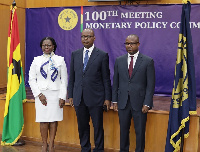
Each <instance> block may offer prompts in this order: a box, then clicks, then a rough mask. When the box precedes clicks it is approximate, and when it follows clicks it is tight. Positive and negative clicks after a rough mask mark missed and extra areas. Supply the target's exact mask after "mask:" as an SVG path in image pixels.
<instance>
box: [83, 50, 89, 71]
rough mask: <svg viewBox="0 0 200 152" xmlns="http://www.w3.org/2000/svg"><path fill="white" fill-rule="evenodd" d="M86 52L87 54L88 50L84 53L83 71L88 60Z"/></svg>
mask: <svg viewBox="0 0 200 152" xmlns="http://www.w3.org/2000/svg"><path fill="white" fill-rule="evenodd" d="M88 52H89V50H86V52H85V58H84V65H83V71H85V68H86V66H87V63H88V59H89V56H88Z"/></svg>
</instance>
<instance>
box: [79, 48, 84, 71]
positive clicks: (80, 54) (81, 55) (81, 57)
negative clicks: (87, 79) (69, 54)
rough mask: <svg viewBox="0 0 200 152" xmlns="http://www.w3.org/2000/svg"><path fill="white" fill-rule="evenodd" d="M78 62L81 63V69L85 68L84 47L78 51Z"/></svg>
mask: <svg viewBox="0 0 200 152" xmlns="http://www.w3.org/2000/svg"><path fill="white" fill-rule="evenodd" d="M78 58H79V59H78V64H79V65H80V69H82V70H83V48H82V49H80V50H79V52H78Z"/></svg>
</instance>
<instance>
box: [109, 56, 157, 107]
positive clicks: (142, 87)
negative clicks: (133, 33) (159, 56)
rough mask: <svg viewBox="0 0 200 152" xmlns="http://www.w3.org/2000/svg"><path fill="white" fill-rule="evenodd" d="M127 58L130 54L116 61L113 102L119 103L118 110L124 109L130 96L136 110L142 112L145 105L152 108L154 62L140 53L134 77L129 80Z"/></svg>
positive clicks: (133, 73)
mask: <svg viewBox="0 0 200 152" xmlns="http://www.w3.org/2000/svg"><path fill="white" fill-rule="evenodd" d="M127 58H128V54H125V55H123V56H121V57H119V58H117V59H116V62H115V69H114V77H113V93H112V95H113V96H112V102H117V103H118V108H119V109H124V108H125V106H126V104H127V100H128V94H129V95H130V102H131V106H132V108H133V109H134V110H136V111H139V110H141V109H142V106H143V105H148V106H149V107H150V108H151V107H152V106H153V95H154V88H155V69H154V61H153V59H152V58H150V57H148V56H145V55H143V54H141V53H139V54H138V58H137V60H136V63H135V67H134V69H133V72H132V76H131V78H129V74H128V63H127Z"/></svg>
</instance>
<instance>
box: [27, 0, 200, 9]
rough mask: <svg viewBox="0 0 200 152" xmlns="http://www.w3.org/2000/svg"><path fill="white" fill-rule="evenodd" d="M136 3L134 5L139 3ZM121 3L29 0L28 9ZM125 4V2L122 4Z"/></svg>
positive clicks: (172, 0)
mask: <svg viewBox="0 0 200 152" xmlns="http://www.w3.org/2000/svg"><path fill="white" fill-rule="evenodd" d="M136 2H137V3H139V4H182V0H141V1H140V0H136ZM136 2H134V3H133V4H134V5H137V3H136ZM191 3H193V4H195V3H200V1H199V0H192V1H191ZM119 4H120V3H119V2H88V0H81V1H80V0H67V1H66V0H59V1H55V0H42V1H41V0H27V1H26V7H27V8H37V7H64V6H94V5H119ZM121 4H122V5H123V4H125V2H121Z"/></svg>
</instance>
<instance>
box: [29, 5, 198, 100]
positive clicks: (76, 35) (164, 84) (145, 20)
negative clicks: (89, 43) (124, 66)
mask: <svg viewBox="0 0 200 152" xmlns="http://www.w3.org/2000/svg"><path fill="white" fill-rule="evenodd" d="M65 9H72V10H73V11H74V12H76V13H75V14H77V16H78V23H77V24H75V23H74V24H72V22H74V12H73V11H69V10H68V11H67V12H65V13H63V16H60V17H63V18H64V20H65V21H66V24H65V25H66V27H68V28H70V26H71V25H76V26H75V27H74V28H73V29H71V30H63V29H62V28H61V27H60V26H59V24H58V20H59V19H60V18H58V16H59V14H60V13H61V12H62V11H63V10H65ZM181 9H182V5H137V6H87V7H83V20H82V22H81V7H59V8H33V9H26V63H25V83H26V85H28V72H29V68H30V65H31V63H32V61H33V58H34V57H35V56H38V55H41V54H42V50H41V48H40V46H39V43H40V40H41V39H42V38H43V37H46V36H51V37H53V38H54V39H55V40H56V42H57V45H58V48H57V50H56V54H57V55H61V56H64V57H65V61H66V64H67V68H68V72H69V66H70V57H71V52H72V51H74V50H76V49H79V48H81V47H82V44H81V38H80V37H81V33H80V31H81V27H82V26H83V29H84V28H92V29H93V30H94V32H95V36H96V40H95V46H96V47H98V48H100V49H102V50H104V51H106V52H108V54H109V57H110V70H111V79H112V77H113V72H114V71H113V69H114V62H115V59H116V58H117V57H118V56H121V55H123V54H125V53H126V50H125V46H124V42H125V39H126V37H127V36H128V35H130V34H137V35H138V36H139V37H140V48H139V50H140V52H142V53H143V54H146V55H148V56H150V57H152V58H153V59H154V61H155V70H156V88H155V93H156V94H166V95H171V91H172V88H173V81H174V80H173V79H174V70H175V62H176V55H177V46H178V35H179V23H180V21H181ZM199 14H200V5H192V10H191V24H190V25H191V31H192V38H193V48H194V59H195V70H196V84H197V86H196V88H197V96H200V85H199V84H200V68H198V66H199V65H200V60H199V57H200V42H199V39H200V17H199ZM62 22H63V23H64V21H62ZM70 22H71V23H70ZM81 23H82V24H81Z"/></svg>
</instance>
